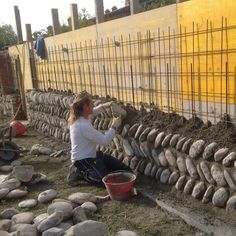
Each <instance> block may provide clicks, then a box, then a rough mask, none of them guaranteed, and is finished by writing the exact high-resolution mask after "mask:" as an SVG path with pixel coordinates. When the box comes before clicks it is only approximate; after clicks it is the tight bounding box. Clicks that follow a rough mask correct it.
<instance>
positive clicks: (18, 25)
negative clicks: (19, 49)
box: [14, 6, 23, 43]
mask: <svg viewBox="0 0 236 236" xmlns="http://www.w3.org/2000/svg"><path fill="white" fill-rule="evenodd" d="M14 12H15V19H16V30H17V40H18V43H22V42H23V37H22V29H21V19H20V11H19V9H18V6H14Z"/></svg>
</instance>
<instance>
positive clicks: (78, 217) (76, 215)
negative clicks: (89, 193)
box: [73, 206, 87, 224]
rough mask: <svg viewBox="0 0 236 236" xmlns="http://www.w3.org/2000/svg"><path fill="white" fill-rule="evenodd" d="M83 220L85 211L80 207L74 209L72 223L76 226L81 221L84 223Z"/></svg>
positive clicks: (85, 218) (85, 217)
mask: <svg viewBox="0 0 236 236" xmlns="http://www.w3.org/2000/svg"><path fill="white" fill-rule="evenodd" d="M85 220H87V216H86V213H85V209H84V208H83V207H81V206H78V207H76V208H75V209H74V210H73V222H74V224H77V223H79V222H81V221H85Z"/></svg>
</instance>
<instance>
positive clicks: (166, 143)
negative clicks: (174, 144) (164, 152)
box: [161, 134, 173, 147]
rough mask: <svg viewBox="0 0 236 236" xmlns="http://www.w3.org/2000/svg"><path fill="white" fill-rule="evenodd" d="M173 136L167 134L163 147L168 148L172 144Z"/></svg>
mask: <svg viewBox="0 0 236 236" xmlns="http://www.w3.org/2000/svg"><path fill="white" fill-rule="evenodd" d="M172 135H173V134H167V135H166V137H165V138H164V140H163V141H162V143H161V146H162V147H166V146H167V145H169V143H170V139H171V138H172Z"/></svg>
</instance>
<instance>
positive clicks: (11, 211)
mask: <svg viewBox="0 0 236 236" xmlns="http://www.w3.org/2000/svg"><path fill="white" fill-rule="evenodd" d="M19 213H20V212H19V211H18V210H17V209H15V208H8V209H6V210H3V211H2V212H1V214H0V218H1V219H11V218H12V217H13V216H14V215H16V214H19Z"/></svg>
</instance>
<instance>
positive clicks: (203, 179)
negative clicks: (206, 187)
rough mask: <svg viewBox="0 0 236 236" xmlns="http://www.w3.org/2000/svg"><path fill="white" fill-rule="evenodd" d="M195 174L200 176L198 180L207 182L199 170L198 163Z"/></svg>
mask: <svg viewBox="0 0 236 236" xmlns="http://www.w3.org/2000/svg"><path fill="white" fill-rule="evenodd" d="M197 173H198V175H199V176H200V180H201V181H203V182H207V180H206V178H205V176H204V174H203V172H202V169H201V167H200V164H199V163H198V164H197Z"/></svg>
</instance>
